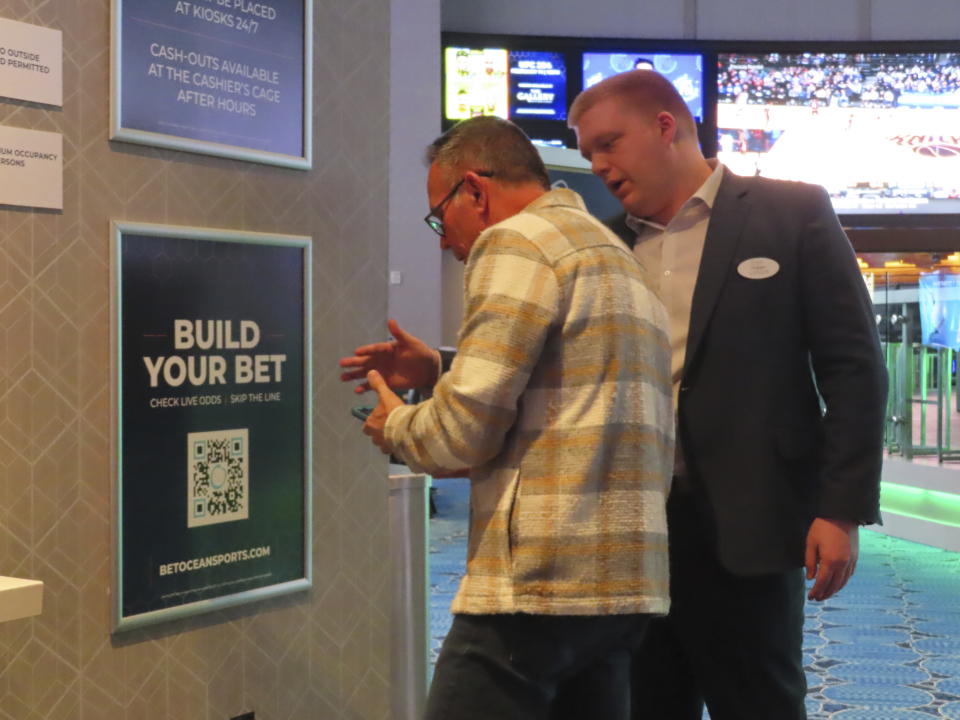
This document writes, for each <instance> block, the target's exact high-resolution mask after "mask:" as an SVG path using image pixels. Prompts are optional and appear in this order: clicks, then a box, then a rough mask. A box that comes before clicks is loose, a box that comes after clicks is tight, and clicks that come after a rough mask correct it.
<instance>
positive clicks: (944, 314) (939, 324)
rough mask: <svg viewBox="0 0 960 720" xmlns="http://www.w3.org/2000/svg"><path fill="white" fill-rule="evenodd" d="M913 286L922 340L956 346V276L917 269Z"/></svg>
mask: <svg viewBox="0 0 960 720" xmlns="http://www.w3.org/2000/svg"><path fill="white" fill-rule="evenodd" d="M917 290H918V295H919V300H920V329H921V334H922V336H923V344H924V345H937V346H940V347H948V348H952V349H953V350H960V276H958V275H952V274H946V273H942V272H932V273H921V274H920V282H919V287H918V288H917Z"/></svg>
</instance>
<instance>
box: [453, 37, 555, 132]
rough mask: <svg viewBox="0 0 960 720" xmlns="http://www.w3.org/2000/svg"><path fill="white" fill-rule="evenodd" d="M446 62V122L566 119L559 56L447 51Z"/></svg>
mask: <svg viewBox="0 0 960 720" xmlns="http://www.w3.org/2000/svg"><path fill="white" fill-rule="evenodd" d="M445 63H446V73H445V78H444V115H445V117H446V119H447V120H464V119H466V118H469V117H474V116H477V115H496V116H498V117H502V118H508V119H510V120H524V119H530V120H565V119H566V117H567V71H566V63H565V62H564V59H563V55H562V54H560V53H557V52H545V51H535V50H508V49H506V48H467V47H447V48H446V49H445Z"/></svg>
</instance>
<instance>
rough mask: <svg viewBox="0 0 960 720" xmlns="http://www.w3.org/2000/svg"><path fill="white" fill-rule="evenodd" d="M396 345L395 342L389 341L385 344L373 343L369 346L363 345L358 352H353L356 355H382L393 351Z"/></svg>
mask: <svg viewBox="0 0 960 720" xmlns="http://www.w3.org/2000/svg"><path fill="white" fill-rule="evenodd" d="M395 345H396V343H395V342H394V341H393V340H387V341H385V342H378V343H371V344H369V345H361V346H360V347H358V348H357V349H356V350H354V351H353V354H354V355H379V354H380V353H388V352H390V351H392V350H393V348H394V346H395Z"/></svg>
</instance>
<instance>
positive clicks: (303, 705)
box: [0, 0, 390, 720]
mask: <svg viewBox="0 0 960 720" xmlns="http://www.w3.org/2000/svg"><path fill="white" fill-rule="evenodd" d="M158 1H159V0H158ZM314 15H315V35H314V57H315V68H314V99H315V103H314V107H315V109H314V136H313V137H314V169H313V170H311V171H309V172H302V171H296V170H286V169H280V168H273V167H267V166H261V165H255V164H251V163H244V162H239V161H231V160H224V159H218V158H212V157H206V156H202V155H194V154H188V153H178V152H173V151H167V150H159V149H153V148H146V147H141V146H134V145H127V144H123V143H111V142H110V141H109V140H108V139H107V136H108V107H109V97H108V93H109V55H110V53H109V28H110V3H109V1H108V0H45V1H44V2H40V1H38V0H0V17H4V18H10V19H15V20H22V21H25V22H30V23H33V24H36V25H41V26H46V27H52V28H57V29H60V30H62V31H63V46H64V102H63V108H62V110H61V109H51V108H48V107H45V106H38V105H32V104H30V103H22V102H16V101H4V100H0V124H4V125H10V126H16V127H25V128H35V129H40V130H47V131H54V132H60V133H63V136H64V160H65V164H64V210H63V212H49V211H31V210H25V209H17V208H11V207H7V206H0V575H13V576H18V577H29V578H38V579H41V580H43V581H44V583H45V584H46V587H45V596H44V601H45V607H44V612H43V614H42V615H41V616H39V617H38V618H34V619H30V620H19V621H13V622H8V623H4V624H0V718H4V719H5V720H6V719H9V720H40V719H41V718H42V719H43V720H61V719H63V720H66V719H68V718H69V719H71V720H74V719H76V720H127V719H129V720H134V719H136V720H154V719H157V720H161V719H169V720H226V719H227V718H230V717H233V716H235V715H237V714H240V713H241V712H244V711H249V710H254V711H256V717H257V720H300V719H307V718H309V719H320V720H328V719H329V720H337V719H340V718H364V719H366V718H373V719H375V720H381V719H383V718H386V717H387V715H388V707H387V698H388V692H389V687H388V678H389V668H388V666H387V659H388V649H389V628H388V620H387V609H388V605H389V603H388V599H389V598H388V573H386V572H385V571H384V570H385V568H384V560H385V557H386V554H385V548H386V546H387V537H386V492H385V483H384V476H385V474H386V462H385V461H384V459H383V458H382V456H381V455H380V454H379V453H377V452H376V451H375V450H373V449H372V448H371V447H370V445H369V443H368V442H366V439H365V438H364V437H363V436H362V435H361V434H360V433H359V428H358V427H357V425H356V423H354V422H352V421H351V420H350V419H349V416H348V414H347V409H348V407H349V406H350V404H351V403H352V398H351V396H350V393H349V391H348V390H347V389H346V388H344V387H341V386H340V383H339V382H338V380H337V379H336V359H337V358H338V357H340V355H341V354H343V353H344V351H346V350H349V349H351V348H353V347H355V346H356V345H357V344H360V343H361V342H363V341H366V340H368V339H370V338H373V337H379V336H380V335H382V333H383V327H384V321H385V314H386V304H387V299H386V246H387V220H386V217H387V188H386V185H387V180H386V178H387V177H388V172H387V163H388V160H387V157H388V152H387V151H388V127H389V112H388V111H389V108H388V104H389V93H388V89H389V55H388V52H389V44H390V38H389V35H390V0H349V1H347V0H316V2H315V5H314ZM112 219H124V220H131V221H143V222H158V223H170V224H186V225H198V226H210V227H223V228H235V229H242V230H254V231H264V232H270V231H275V232H279V233H290V234H303V235H311V236H312V237H313V242H314V263H315V267H314V288H313V298H314V386H315V402H314V429H315V435H314V456H315V457H314V517H313V523H314V585H315V586H314V588H313V590H312V591H311V592H309V593H304V594H300V595H293V596H287V597H284V598H280V599H276V600H273V601H270V602H266V603H260V604H254V605H248V606H244V607H241V608H236V609H233V610H230V611H224V612H218V613H215V614H211V615H207V616H202V617H197V618H192V619H189V620H185V621H179V622H176V623H172V624H169V625H165V626H159V627H156V628H155V629H150V630H144V631H138V632H136V633H131V634H126V635H123V636H118V637H117V638H112V637H111V635H110V632H109V629H110V607H111V603H110V591H111V586H110V574H111V564H112V559H111V539H110V538H111V493H112V480H111V463H112V457H111V449H110V421H111V398H110V384H109V383H110V363H111V356H110V314H109V292H110V286H109V240H110V238H109V228H110V226H109V223H110V220H112Z"/></svg>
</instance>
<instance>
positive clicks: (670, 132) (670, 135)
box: [657, 110, 677, 145]
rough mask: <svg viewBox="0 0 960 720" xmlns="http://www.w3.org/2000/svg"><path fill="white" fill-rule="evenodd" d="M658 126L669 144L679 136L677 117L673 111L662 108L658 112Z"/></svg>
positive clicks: (662, 137) (662, 136) (661, 134)
mask: <svg viewBox="0 0 960 720" xmlns="http://www.w3.org/2000/svg"><path fill="white" fill-rule="evenodd" d="M657 126H658V127H659V128H660V137H661V139H663V140H664V141H665V144H667V145H669V144H670V143H672V142H673V140H674V138H676V136H677V119H676V118H675V117H674V116H673V113H669V112H667V111H666V110H661V111H660V112H658V113H657Z"/></svg>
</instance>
